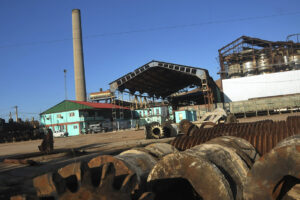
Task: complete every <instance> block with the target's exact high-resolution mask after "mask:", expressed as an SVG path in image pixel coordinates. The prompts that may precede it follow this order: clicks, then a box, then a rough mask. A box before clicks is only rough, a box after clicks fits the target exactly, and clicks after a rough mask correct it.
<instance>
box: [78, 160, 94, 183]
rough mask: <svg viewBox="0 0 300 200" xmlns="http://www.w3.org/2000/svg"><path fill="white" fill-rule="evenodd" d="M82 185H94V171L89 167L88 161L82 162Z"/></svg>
mask: <svg viewBox="0 0 300 200" xmlns="http://www.w3.org/2000/svg"><path fill="white" fill-rule="evenodd" d="M80 168H81V177H82V180H81V186H83V187H91V186H93V183H92V172H91V169H90V168H89V167H88V164H87V163H85V162H84V163H82V165H81V167H80Z"/></svg>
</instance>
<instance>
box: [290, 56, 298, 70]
mask: <svg viewBox="0 0 300 200" xmlns="http://www.w3.org/2000/svg"><path fill="white" fill-rule="evenodd" d="M289 60H290V65H291V66H293V67H294V68H295V69H299V68H300V54H294V55H291V56H290V57H289Z"/></svg>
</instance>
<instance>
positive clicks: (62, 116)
mask: <svg viewBox="0 0 300 200" xmlns="http://www.w3.org/2000/svg"><path fill="white" fill-rule="evenodd" d="M110 117H111V110H109V109H108V110H72V111H66V112H58V113H51V114H42V115H41V124H42V125H45V126H48V127H50V128H51V129H52V130H53V131H67V132H68V133H69V135H70V136H74V135H79V134H80V133H86V131H87V128H88V127H89V125H90V124H94V123H97V122H100V121H103V120H110Z"/></svg>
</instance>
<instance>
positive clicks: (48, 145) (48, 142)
mask: <svg viewBox="0 0 300 200" xmlns="http://www.w3.org/2000/svg"><path fill="white" fill-rule="evenodd" d="M53 143H54V141H53V133H52V130H51V129H47V134H46V135H45V136H44V139H43V141H42V144H41V145H40V146H38V148H39V150H40V151H41V152H43V153H51V152H52V151H53Z"/></svg>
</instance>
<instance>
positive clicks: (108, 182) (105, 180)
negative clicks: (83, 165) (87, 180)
mask: <svg viewBox="0 0 300 200" xmlns="http://www.w3.org/2000/svg"><path fill="white" fill-rule="evenodd" d="M115 174H116V169H115V167H114V165H113V163H106V164H104V165H103V168H102V174H101V180H100V184H99V187H112V186H113V182H114V178H115Z"/></svg>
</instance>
